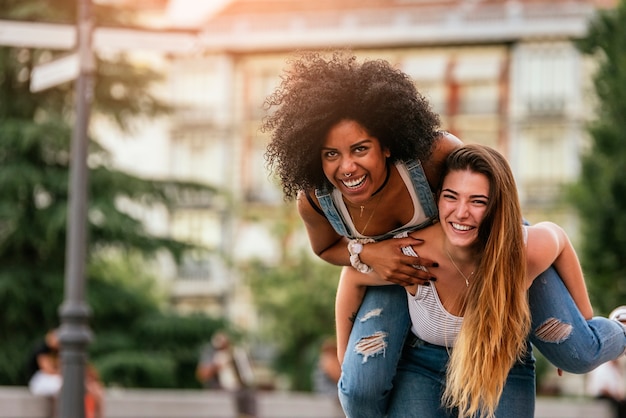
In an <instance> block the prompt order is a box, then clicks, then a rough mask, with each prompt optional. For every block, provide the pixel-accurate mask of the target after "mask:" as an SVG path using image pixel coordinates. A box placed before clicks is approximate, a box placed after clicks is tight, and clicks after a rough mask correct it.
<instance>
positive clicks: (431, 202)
mask: <svg viewBox="0 0 626 418" xmlns="http://www.w3.org/2000/svg"><path fill="white" fill-rule="evenodd" d="M401 164H404V165H405V167H406V168H407V170H408V172H409V176H410V177H411V182H412V184H413V189H415V193H416V195H417V198H418V199H419V203H420V205H421V206H422V209H423V210H424V214H425V215H426V218H427V219H426V220H425V221H424V222H423V223H422V224H421V225H410V226H408V227H402V228H397V229H394V230H393V231H390V232H388V233H386V234H384V235H378V236H373V237H371V238H373V239H374V240H376V241H381V240H384V239H388V238H391V237H393V236H394V235H397V234H399V233H400V232H404V231H414V230H417V229H421V228H424V227H426V226H428V225H430V224H432V223H433V221H434V220H435V219H436V218H437V202H435V198H434V196H433V193H432V192H431V190H430V186H429V184H428V180H427V179H426V174H425V173H424V169H423V168H422V163H421V162H420V161H419V160H414V161H405V162H402V163H401ZM332 192H333V189H323V190H315V197H317V200H318V201H319V202H320V207H321V209H322V211H323V212H324V215H326V219H328V222H329V223H330V224H331V226H332V227H333V228H334V229H335V232H337V233H338V234H339V235H341V236H344V237H348V238H350V239H354V238H356V236H355V235H354V233H353V231H350V228H349V227H348V225H347V223H346V221H345V219H343V217H342V216H341V212H339V210H338V209H337V207H336V206H335V203H334V202H333V199H332Z"/></svg>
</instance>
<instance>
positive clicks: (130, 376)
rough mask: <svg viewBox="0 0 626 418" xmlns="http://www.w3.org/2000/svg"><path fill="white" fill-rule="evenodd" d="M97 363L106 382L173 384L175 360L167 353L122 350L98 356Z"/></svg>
mask: <svg viewBox="0 0 626 418" xmlns="http://www.w3.org/2000/svg"><path fill="white" fill-rule="evenodd" d="M95 367H96V369H97V370H98V372H99V373H100V378H101V379H102V381H103V382H104V383H105V384H106V385H107V386H111V385H112V386H122V387H127V388H128V387H142V388H173V387H178V385H177V382H176V373H175V370H176V362H175V361H174V359H173V358H171V356H168V355H167V354H164V353H157V352H145V351H122V352H116V353H112V354H109V355H106V356H103V357H101V358H99V359H98V360H97V361H96V362H95Z"/></svg>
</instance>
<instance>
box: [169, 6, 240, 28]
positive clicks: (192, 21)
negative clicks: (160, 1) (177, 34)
mask: <svg viewBox="0 0 626 418" xmlns="http://www.w3.org/2000/svg"><path fill="white" fill-rule="evenodd" d="M229 2H230V0H170V2H169V4H168V6H167V11H166V13H167V17H168V20H169V21H170V22H171V23H172V24H174V25H175V26H197V25H198V24H201V23H202V22H203V21H204V20H206V18H207V17H208V16H209V15H210V14H211V13H215V12H218V11H219V10H220V9H221V8H222V7H224V6H225V5H226V4H227V3H229Z"/></svg>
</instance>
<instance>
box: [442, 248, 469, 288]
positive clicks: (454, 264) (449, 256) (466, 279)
mask: <svg viewBox="0 0 626 418" xmlns="http://www.w3.org/2000/svg"><path fill="white" fill-rule="evenodd" d="M444 249H445V251H446V254H447V255H448V258H449V259H450V262H451V263H452V265H453V266H454V268H455V269H456V271H458V272H459V274H460V275H461V277H463V279H465V287H469V279H468V278H467V276H466V275H465V274H463V272H462V271H461V269H460V268H459V266H457V265H456V263H455V262H454V260H453V259H452V256H451V255H450V252H449V251H448V249H447V248H444ZM473 274H474V270H472V272H471V273H470V274H469V277H472V275H473Z"/></svg>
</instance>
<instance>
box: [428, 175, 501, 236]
mask: <svg viewBox="0 0 626 418" xmlns="http://www.w3.org/2000/svg"><path fill="white" fill-rule="evenodd" d="M488 204H489V179H488V178H487V176H485V175H484V174H481V173H476V172H473V171H470V170H455V171H450V172H449V173H448V174H447V175H446V178H445V179H444V181H443V187H442V189H441V193H440V195H439V220H440V222H441V226H442V228H443V230H444V232H445V234H446V237H447V239H448V241H449V243H450V245H451V246H453V247H470V246H472V245H473V244H475V243H476V242H477V240H478V229H479V226H480V224H481V222H482V221H483V219H484V218H485V215H486V213H487V207H488Z"/></svg>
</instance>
